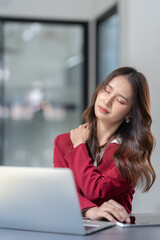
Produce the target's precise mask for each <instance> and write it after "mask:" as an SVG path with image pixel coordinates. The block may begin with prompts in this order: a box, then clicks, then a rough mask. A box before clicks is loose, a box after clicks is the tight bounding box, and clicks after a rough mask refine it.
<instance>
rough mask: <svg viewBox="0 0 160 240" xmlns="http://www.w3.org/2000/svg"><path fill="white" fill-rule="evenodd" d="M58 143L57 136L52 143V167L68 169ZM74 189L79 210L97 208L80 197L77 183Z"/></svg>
mask: <svg viewBox="0 0 160 240" xmlns="http://www.w3.org/2000/svg"><path fill="white" fill-rule="evenodd" d="M58 142H59V136H58V137H56V139H55V142H54V153H53V164H54V167H55V168H68V164H67V162H66V161H65V159H64V156H63V151H62V149H61V147H60V146H59V144H58ZM75 182H76V181H75ZM76 187H77V194H78V199H79V203H80V207H81V210H83V209H88V208H92V207H96V206H97V205H96V204H95V203H92V202H91V201H89V200H88V199H87V198H85V197H84V196H82V194H81V190H80V188H79V187H78V185H77V183H76Z"/></svg>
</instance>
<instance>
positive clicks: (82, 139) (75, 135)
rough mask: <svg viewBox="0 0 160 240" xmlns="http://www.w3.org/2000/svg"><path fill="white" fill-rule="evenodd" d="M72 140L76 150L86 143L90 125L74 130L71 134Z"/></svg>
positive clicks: (86, 124)
mask: <svg viewBox="0 0 160 240" xmlns="http://www.w3.org/2000/svg"><path fill="white" fill-rule="evenodd" d="M70 138H71V141H72V143H73V146H74V148H75V147H77V146H78V145H80V144H81V143H86V142H87V140H88V138H89V124H88V123H85V124H83V125H79V127H78V128H75V129H72V130H71V132H70Z"/></svg>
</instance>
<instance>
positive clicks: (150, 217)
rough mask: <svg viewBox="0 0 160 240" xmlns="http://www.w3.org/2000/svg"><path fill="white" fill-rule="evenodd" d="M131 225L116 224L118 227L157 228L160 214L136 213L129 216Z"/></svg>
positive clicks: (159, 223) (159, 222)
mask: <svg viewBox="0 0 160 240" xmlns="http://www.w3.org/2000/svg"><path fill="white" fill-rule="evenodd" d="M130 220H131V223H130V224H128V223H122V222H117V223H116V225H118V226H120V227H140V226H159V225H160V213H136V214H130Z"/></svg>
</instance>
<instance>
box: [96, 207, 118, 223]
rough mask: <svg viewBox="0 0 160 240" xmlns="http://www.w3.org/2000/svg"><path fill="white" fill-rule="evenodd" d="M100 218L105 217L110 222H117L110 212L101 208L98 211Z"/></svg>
mask: <svg viewBox="0 0 160 240" xmlns="http://www.w3.org/2000/svg"><path fill="white" fill-rule="evenodd" d="M102 218H105V219H107V220H108V221H110V222H117V220H116V218H114V216H113V215H112V214H110V213H109V212H107V211H103V210H101V211H99V213H98V219H102Z"/></svg>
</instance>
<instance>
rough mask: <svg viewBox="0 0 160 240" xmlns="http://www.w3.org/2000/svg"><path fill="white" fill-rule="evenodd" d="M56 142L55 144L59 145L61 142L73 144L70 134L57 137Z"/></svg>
mask: <svg viewBox="0 0 160 240" xmlns="http://www.w3.org/2000/svg"><path fill="white" fill-rule="evenodd" d="M54 142H55V143H59V142H71V139H70V133H63V134H60V135H58V136H56V138H55V141H54Z"/></svg>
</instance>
